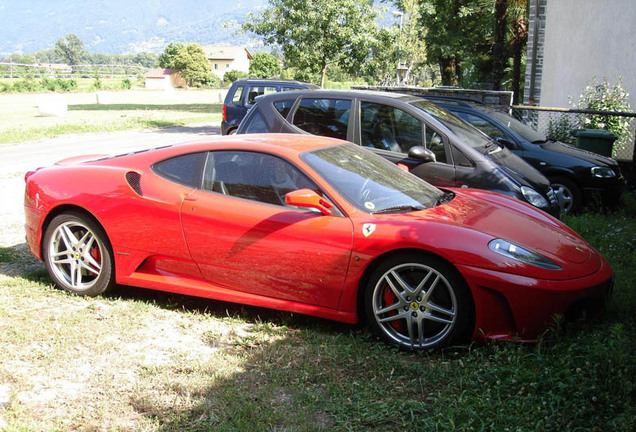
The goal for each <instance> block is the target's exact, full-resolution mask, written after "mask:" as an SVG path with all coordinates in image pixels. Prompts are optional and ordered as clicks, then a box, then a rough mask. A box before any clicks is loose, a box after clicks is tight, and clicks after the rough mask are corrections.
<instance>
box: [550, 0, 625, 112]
mask: <svg viewBox="0 0 636 432" xmlns="http://www.w3.org/2000/svg"><path fill="white" fill-rule="evenodd" d="M546 7H547V10H546V24H545V41H544V47H543V49H544V51H543V67H542V77H541V93H540V104H541V105H542V106H551V107H568V102H569V97H570V96H571V97H572V99H573V101H574V102H575V103H576V102H578V100H579V95H580V93H581V89H583V88H584V87H585V86H586V85H587V83H588V82H589V81H591V80H592V78H593V77H596V78H597V80H598V81H602V80H603V79H604V78H606V79H607V80H609V82H610V83H611V84H614V83H616V82H617V81H618V79H619V77H620V76H622V77H623V88H624V89H625V90H627V91H628V92H629V95H630V104H631V107H632V109H634V110H636V33H635V30H636V0H547V2H546Z"/></svg>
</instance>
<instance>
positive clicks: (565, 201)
mask: <svg viewBox="0 0 636 432" xmlns="http://www.w3.org/2000/svg"><path fill="white" fill-rule="evenodd" d="M550 187H552V190H553V191H554V193H555V195H556V196H557V200H558V201H559V206H560V207H561V211H562V212H563V213H564V214H573V213H576V212H577V211H578V210H579V208H580V207H581V192H580V191H579V188H578V187H577V186H576V185H575V184H574V182H572V181H570V180H568V179H566V178H565V177H553V178H551V179H550Z"/></svg>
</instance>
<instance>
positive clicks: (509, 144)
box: [495, 137, 515, 150]
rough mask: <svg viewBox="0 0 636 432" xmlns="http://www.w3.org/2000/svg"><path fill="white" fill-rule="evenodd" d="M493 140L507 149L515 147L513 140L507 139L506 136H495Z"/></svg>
mask: <svg viewBox="0 0 636 432" xmlns="http://www.w3.org/2000/svg"><path fill="white" fill-rule="evenodd" d="M495 142H496V143H497V144H499V146H500V147H505V148H507V149H508V150H513V149H514V148H515V145H514V143H513V142H510V141H508V140H507V139H506V138H504V137H497V138H495Z"/></svg>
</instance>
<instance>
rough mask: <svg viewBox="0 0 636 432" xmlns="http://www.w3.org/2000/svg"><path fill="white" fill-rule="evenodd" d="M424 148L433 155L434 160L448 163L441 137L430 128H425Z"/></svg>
mask: <svg viewBox="0 0 636 432" xmlns="http://www.w3.org/2000/svg"><path fill="white" fill-rule="evenodd" d="M425 136H426V146H425V147H426V148H427V149H430V150H431V151H432V152H433V153H435V160H436V161H437V162H440V163H448V158H447V157H446V148H445V145H444V139H443V138H442V135H441V134H439V133H438V132H436V131H435V130H434V129H433V128H431V127H428V126H427V127H426V134H425Z"/></svg>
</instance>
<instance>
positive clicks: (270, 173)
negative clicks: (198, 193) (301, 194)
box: [203, 151, 318, 206]
mask: <svg viewBox="0 0 636 432" xmlns="http://www.w3.org/2000/svg"><path fill="white" fill-rule="evenodd" d="M203 188H204V189H207V190H210V191H213V192H218V193H221V194H224V195H228V196H233V197H237V198H244V199H249V200H253V201H258V202H262V203H267V204H274V205H280V206H283V205H285V194H286V193H288V192H291V191H294V190H297V189H303V188H308V189H312V190H316V191H317V190H318V187H317V186H316V184H315V183H314V182H313V181H311V180H310V179H309V178H307V176H305V175H304V174H303V173H302V172H301V171H300V170H298V169H297V168H296V167H294V166H293V165H292V164H290V163H289V162H287V161H285V160H283V159H281V158H278V157H276V156H272V155H269V154H265V153H257V152H248V151H213V152H209V153H208V158H207V162H206V165H205V173H204V181H203Z"/></svg>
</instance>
